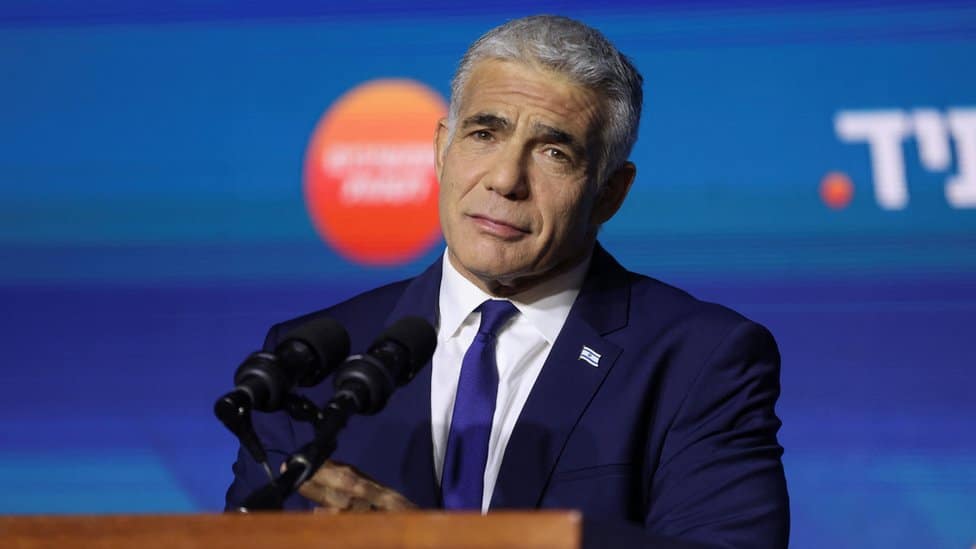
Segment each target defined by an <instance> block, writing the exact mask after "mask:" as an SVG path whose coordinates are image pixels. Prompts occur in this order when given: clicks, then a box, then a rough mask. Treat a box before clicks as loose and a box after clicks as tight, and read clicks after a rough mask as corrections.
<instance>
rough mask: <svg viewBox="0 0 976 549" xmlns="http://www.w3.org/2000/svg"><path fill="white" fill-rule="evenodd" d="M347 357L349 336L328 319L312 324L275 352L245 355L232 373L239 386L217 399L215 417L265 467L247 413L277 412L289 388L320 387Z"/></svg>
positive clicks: (285, 341)
mask: <svg viewBox="0 0 976 549" xmlns="http://www.w3.org/2000/svg"><path fill="white" fill-rule="evenodd" d="M348 354H349V335H348V334H347V333H346V330H345V328H343V327H342V325H341V324H339V323H338V322H336V321H335V320H332V319H331V318H326V317H323V318H317V319H315V320H311V321H309V322H307V323H305V324H303V325H301V326H299V327H298V328H296V329H295V330H293V331H291V332H288V334H287V335H286V336H285V338H284V339H283V340H282V341H281V343H279V344H278V346H277V347H275V349H274V352H273V353H268V352H265V351H259V352H256V353H253V354H251V355H250V356H248V357H247V358H246V359H245V360H244V362H243V363H241V365H240V366H239V367H238V368H237V372H236V373H235V374H234V383H235V384H236V385H237V387H235V388H234V390H233V391H231V392H229V393H227V394H226V395H224V396H222V397H220V398H219V399H218V400H217V402H216V404H214V414H216V416H217V418H218V419H220V421H221V422H223V423H224V425H226V426H227V428H228V429H229V430H230V431H231V432H232V433H234V434H235V435H237V437H238V439H240V441H241V445H242V446H243V447H244V448H245V449H246V450H247V451H248V452H249V453H250V454H251V456H252V457H253V458H254V459H255V460H256V461H258V462H259V463H262V464H265V465H266V463H267V455H266V454H265V452H264V448H263V447H262V446H261V443H260V441H258V438H257V435H255V434H254V428H253V426H252V425H251V410H252V409H256V410H260V411H263V412H273V411H275V410H278V409H280V408H281V407H282V404H283V401H284V397H285V395H287V394H288V392H289V391H290V390H291V388H292V387H294V386H295V385H296V384H298V385H301V386H306V387H310V386H312V385H316V384H318V383H321V382H322V380H323V379H325V378H326V377H327V376H328V375H329V374H331V373H332V371H333V370H334V369H335V367H336V365H338V364H340V363H341V362H342V360H343V359H344V358H346V356H347V355H348Z"/></svg>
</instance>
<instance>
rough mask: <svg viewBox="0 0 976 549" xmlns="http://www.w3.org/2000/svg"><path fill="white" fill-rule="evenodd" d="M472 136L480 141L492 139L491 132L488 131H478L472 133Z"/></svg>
mask: <svg viewBox="0 0 976 549" xmlns="http://www.w3.org/2000/svg"><path fill="white" fill-rule="evenodd" d="M471 135H472V136H473V137H474V138H475V139H478V140H480V141H488V140H489V139H491V132H490V131H488V130H477V131H475V132H472V133H471Z"/></svg>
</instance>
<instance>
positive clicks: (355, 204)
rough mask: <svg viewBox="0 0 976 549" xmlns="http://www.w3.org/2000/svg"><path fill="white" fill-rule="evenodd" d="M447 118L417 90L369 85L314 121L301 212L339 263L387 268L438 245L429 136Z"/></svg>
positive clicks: (397, 84) (430, 94)
mask: <svg viewBox="0 0 976 549" xmlns="http://www.w3.org/2000/svg"><path fill="white" fill-rule="evenodd" d="M446 112H447V105H446V103H445V102H444V100H443V99H442V98H441V97H440V95H438V94H437V92H435V91H433V90H431V89H430V88H428V87H426V86H424V85H423V84H420V83H418V82H414V81H411V80H374V81H371V82H367V83H365V84H362V85H360V86H357V87H356V88H354V89H352V90H350V91H349V92H347V93H346V94H345V95H343V96H342V97H341V98H339V100H338V101H336V102H335V104H333V105H332V107H331V108H330V109H329V110H328V111H327V112H326V113H325V115H324V116H323V117H322V119H321V120H319V123H318V125H317V126H316V128H315V133H314V134H313V135H312V140H311V142H310V143H309V146H308V149H307V150H306V153H305V204H306V207H307V208H308V212H309V215H310V216H311V218H312V223H313V225H314V226H315V230H316V231H318V233H319V235H320V236H321V237H322V238H323V239H324V240H325V241H326V243H328V244H329V246H331V247H332V248H333V249H335V250H336V251H337V252H338V253H339V254H340V255H342V256H343V257H345V258H347V259H349V260H352V261H355V262H357V263H362V264H366V265H393V264H398V263H404V262H406V261H409V260H411V259H414V258H416V257H417V256H419V255H420V254H422V253H424V252H425V251H427V250H428V249H429V248H430V247H431V246H433V245H434V244H435V243H436V242H437V241H438V240H439V239H440V221H439V219H438V215H437V175H436V173H435V171H434V146H433V136H434V128H435V127H436V124H437V121H438V120H439V119H440V118H441V117H443V116H444V115H445V114H446Z"/></svg>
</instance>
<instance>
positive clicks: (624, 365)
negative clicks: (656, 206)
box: [227, 245, 789, 548]
mask: <svg viewBox="0 0 976 549" xmlns="http://www.w3.org/2000/svg"><path fill="white" fill-rule="evenodd" d="M440 278H441V262H440V261H437V262H435V264H434V265H433V266H431V267H430V268H429V269H427V270H426V271H425V272H424V273H423V274H421V275H420V276H418V277H416V278H414V279H411V280H408V281H404V282H399V283H395V284H391V285H388V286H384V287H381V288H378V289H376V290H372V291H370V292H367V293H364V294H362V295H359V296H357V297H355V298H353V299H350V300H348V301H346V302H344V303H341V304H339V305H336V306H334V307H331V308H328V309H325V310H322V311H319V312H316V313H312V314H311V315H306V316H304V317H301V318H297V319H294V320H292V321H289V322H285V323H282V324H279V325H276V326H274V327H273V328H272V329H271V331H270V333H269V334H268V339H267V341H266V348H269V349H270V348H273V347H274V346H275V345H276V343H277V341H278V339H279V337H280V336H281V335H284V334H285V333H287V332H288V331H289V330H290V329H292V328H294V327H295V326H297V325H299V324H301V323H303V322H306V321H308V320H309V319H310V318H311V317H313V316H318V315H326V316H330V317H332V318H334V319H336V320H338V321H339V322H340V323H342V324H343V325H344V326H346V328H347V329H348V331H349V334H350V338H351V340H352V349H353V351H354V352H361V351H362V350H364V349H366V347H367V346H368V345H369V344H370V342H371V341H372V340H373V338H375V337H376V336H377V335H378V334H380V333H381V332H382V331H383V329H384V328H385V327H386V326H388V325H389V324H391V323H392V322H394V321H396V320H398V319H400V318H402V317H404V316H408V315H415V316H421V317H425V318H427V319H428V320H430V321H431V323H434V322H435V321H436V318H435V317H436V311H437V303H438V292H439V288H440ZM435 325H436V324H435ZM584 345H585V346H586V347H589V348H590V349H592V350H594V351H595V352H596V353H598V354H599V355H600V359H599V365H598V366H596V367H594V366H592V365H591V364H589V363H588V362H587V361H585V360H581V359H580V353H581V350H582V348H583V346H584ZM430 379H431V377H430V368H429V367H427V368H425V369H424V370H422V371H421V373H420V374H418V375H417V377H416V378H415V379H414V380H413V381H412V382H411V383H410V384H408V385H407V386H405V387H403V388H400V389H399V390H398V391H397V392H395V393H394V394H393V396H392V397H391V399H390V401H389V404H388V405H387V407H386V408H385V409H384V410H383V411H381V412H380V413H379V414H377V415H375V416H369V417H354V418H352V419H351V420H350V422H349V424H348V426H347V427H346V429H345V430H344V431H343V432H342V433H341V434H340V436H339V440H338V449H337V450H336V452H335V453H334V454H333V456H332V459H334V460H336V461H341V462H345V463H349V464H351V465H353V466H354V467H356V468H358V469H359V470H361V471H363V472H364V473H366V474H367V475H369V476H371V477H372V478H374V479H376V480H377V481H379V482H380V483H382V484H384V485H386V486H389V487H390V488H392V489H394V490H396V491H398V492H400V493H402V494H403V495H404V496H406V497H407V498H408V499H410V500H411V501H413V502H414V503H416V504H417V505H418V506H420V507H423V508H437V507H439V506H440V497H439V487H438V480H437V479H436V478H435V473H434V463H433V446H432V442H431V426H430V383H431V381H430ZM330 394H331V388H329V384H328V383H325V384H323V385H321V386H319V387H316V388H313V389H310V390H307V391H306V395H307V396H309V397H311V398H312V399H313V400H315V401H317V402H318V403H319V404H321V403H323V402H324V401H325V400H326V399H327V398H328V396H329V395H330ZM778 395H779V354H778V351H777V349H776V344H775V342H774V341H773V338H772V336H771V335H770V334H769V332H768V331H767V330H766V329H765V328H763V327H762V326H759V325H758V324H756V323H754V322H751V321H749V320H748V319H746V318H744V317H742V316H741V315H739V314H737V313H735V312H733V311H731V310H729V309H726V308H724V307H721V306H719V305H715V304H711V303H705V302H702V301H698V300H696V299H695V298H693V297H691V296H690V295H688V294H687V293H685V292H683V291H681V290H678V289H676V288H673V287H671V286H668V285H666V284H663V283H661V282H659V281H656V280H654V279H651V278H648V277H645V276H642V275H638V274H634V273H630V272H628V271H626V270H625V269H624V268H622V267H621V266H620V265H619V264H618V263H617V262H616V261H615V260H614V259H613V258H612V257H611V256H610V255H609V254H607V253H606V252H605V251H604V250H603V249H602V248H601V247H600V246H599V245H598V246H597V248H596V250H595V252H594V255H593V260H592V262H591V266H590V270H589V272H588V274H587V276H586V279H585V281H584V284H583V288H582V290H581V291H580V293H579V296H578V297H577V299H576V302H575V303H574V304H573V307H572V310H571V312H570V314H569V317H568V319H567V320H566V323H565V325H564V326H563V329H562V331H561V332H560V334H559V337H558V338H557V339H556V342H555V344H554V345H553V348H552V351H551V353H550V355H549V358H548V359H547V361H546V363H545V365H544V367H543V369H542V372H541V373H540V374H539V377H538V380H537V381H536V383H535V386H534V387H533V388H532V392H531V394H530V396H529V398H528V401H527V402H526V403H525V407H524V409H523V410H522V413H521V415H520V416H519V419H518V423H517V425H516V426H515V430H514V432H513V433H512V436H511V439H510V440H509V443H508V447H507V448H506V450H505V455H504V459H503V462H502V465H501V470H500V471H499V475H498V481H497V484H496V486H495V492H494V494H493V495H492V500H491V508H492V509H504V508H573V509H580V510H582V511H583V513H584V515H585V517H586V518H587V519H588V520H593V519H596V520H604V519H605V520H606V521H608V522H613V521H629V522H632V523H636V524H639V525H642V526H643V528H644V531H646V532H651V533H654V534H657V535H662V536H668V537H673V538H678V539H683V540H690V541H697V542H705V543H708V544H710V545H716V546H722V547H763V548H775V547H785V546H786V544H787V537H788V531H789V511H788V499H787V493H786V482H785V479H784V474H783V467H782V463H781V461H780V457H781V455H782V452H783V450H782V448H781V447H780V445H779V444H778V442H777V438H776V433H777V431H778V429H779V427H780V421H779V419H778V418H777V417H776V414H775V412H774V409H773V407H774V404H775V402H776V399H777V397H778ZM255 428H256V429H257V430H258V433H259V436H260V438H261V439H262V440H263V442H264V444H265V447H266V448H268V449H269V454H270V456H271V458H272V460H273V461H274V463H273V464H272V465H273V466H274V467H276V468H277V466H278V464H279V463H280V462H281V461H282V460H283V459H285V457H286V456H287V455H288V454H289V453H290V452H292V451H294V450H296V449H297V448H299V447H300V446H301V445H302V444H304V443H305V442H307V441H308V440H310V439H311V437H312V430H311V427H310V426H308V425H307V424H304V423H295V422H293V421H291V420H290V419H289V418H288V417H287V415H285V414H284V413H275V414H256V417H255ZM234 473H235V479H234V482H233V484H232V485H231V487H230V489H229V490H228V493H227V506H228V508H235V507H238V506H239V505H240V503H241V502H242V501H243V499H244V498H246V497H247V495H248V494H249V493H250V492H251V491H252V490H253V489H255V488H258V487H260V486H262V485H263V484H265V482H266V481H267V478H266V476H265V475H264V473H263V471H262V470H261V469H260V467H258V466H257V465H256V464H255V463H254V461H253V460H252V459H251V458H250V457H249V456H248V455H246V454H245V453H243V452H241V453H240V454H239V456H238V460H237V462H236V463H235V465H234ZM309 506H310V504H309V502H307V501H306V500H305V499H304V498H302V497H301V496H298V495H295V496H293V497H292V498H290V499H289V501H288V502H287V503H286V507H288V508H307V507H309Z"/></svg>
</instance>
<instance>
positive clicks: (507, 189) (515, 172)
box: [482, 143, 529, 200]
mask: <svg viewBox="0 0 976 549" xmlns="http://www.w3.org/2000/svg"><path fill="white" fill-rule="evenodd" d="M514 145H515V144H514V143H510V144H508V146H505V147H502V149H501V150H499V151H498V154H496V155H495V157H494V158H492V159H491V162H492V163H491V166H490V168H489V169H488V172H487V173H486V174H485V176H484V179H483V180H482V184H483V185H484V186H485V188H486V189H488V190H491V191H494V192H496V193H498V194H500V195H502V196H504V197H505V198H508V199H510V200H523V199H525V198H527V197H528V196H529V179H528V165H527V158H526V155H525V154H524V153H523V151H522V148H521V147H518V146H514Z"/></svg>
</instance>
